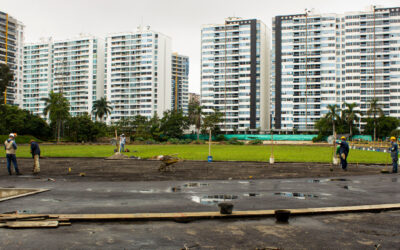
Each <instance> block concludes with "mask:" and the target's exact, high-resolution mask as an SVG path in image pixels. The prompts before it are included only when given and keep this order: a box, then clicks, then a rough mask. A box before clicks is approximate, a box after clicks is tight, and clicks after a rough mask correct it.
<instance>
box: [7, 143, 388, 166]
mask: <svg viewBox="0 0 400 250" xmlns="http://www.w3.org/2000/svg"><path fill="white" fill-rule="evenodd" d="M40 148H41V151H42V156H45V157H108V156H111V155H112V154H113V152H114V151H113V150H114V148H115V147H114V146H112V145H41V146H40ZM126 148H129V150H131V152H129V153H125V154H126V155H129V156H131V155H135V156H140V157H141V158H149V157H152V156H155V155H165V154H169V155H170V154H175V153H178V157H180V158H182V159H186V160H207V156H208V145H127V147H126ZM132 151H137V152H132ZM0 152H1V153H2V155H4V154H5V152H4V149H1V151H0ZM211 152H212V156H213V159H214V160H215V161H269V157H270V155H271V146H269V145H268V146H267V145H257V146H252V145H213V146H212V151H211ZM274 156H275V161H276V162H326V163H329V162H331V159H332V148H331V147H320V146H299V145H293V146H288V145H275V146H274ZM17 157H31V156H30V154H29V146H28V145H22V146H19V147H18V150H17ZM348 160H349V162H350V163H357V162H358V163H380V164H384V163H390V155H389V154H388V153H378V152H369V151H361V150H350V154H349V158H348Z"/></svg>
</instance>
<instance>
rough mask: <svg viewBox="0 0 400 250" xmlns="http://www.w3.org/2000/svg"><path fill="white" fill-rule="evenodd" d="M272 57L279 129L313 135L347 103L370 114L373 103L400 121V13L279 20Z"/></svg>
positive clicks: (372, 9)
mask: <svg viewBox="0 0 400 250" xmlns="http://www.w3.org/2000/svg"><path fill="white" fill-rule="evenodd" d="M272 51H273V57H272V60H273V70H272V87H271V100H272V102H271V104H272V110H273V111H272V113H273V127H274V128H275V129H281V130H286V131H292V130H300V131H306V130H307V131H310V130H313V129H314V124H315V121H317V120H318V119H319V118H320V117H322V116H324V115H325V114H326V113H327V112H328V108H327V107H328V105H338V106H339V107H340V108H344V103H345V102H347V103H354V102H355V103H357V104H358V105H359V107H358V110H360V111H361V112H362V113H364V114H366V113H367V110H368V108H369V102H370V101H371V100H372V99H373V98H377V99H378V101H379V103H380V104H381V105H382V108H383V111H384V112H385V114H386V115H391V116H393V117H398V118H400V106H399V104H398V100H399V99H400V57H399V53H400V8H398V7H396V8H380V7H375V6H371V7H370V8H368V9H367V10H365V11H360V12H349V13H345V14H320V13H318V12H316V11H314V10H312V11H306V12H304V13H299V14H294V15H287V16H276V17H275V18H274V19H273V50H272ZM361 129H362V126H361Z"/></svg>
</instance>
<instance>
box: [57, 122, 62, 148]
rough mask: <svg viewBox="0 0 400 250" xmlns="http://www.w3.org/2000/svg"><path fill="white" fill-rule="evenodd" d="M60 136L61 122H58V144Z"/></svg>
mask: <svg viewBox="0 0 400 250" xmlns="http://www.w3.org/2000/svg"><path fill="white" fill-rule="evenodd" d="M60 134H61V121H60V120H58V121H57V143H59V142H60Z"/></svg>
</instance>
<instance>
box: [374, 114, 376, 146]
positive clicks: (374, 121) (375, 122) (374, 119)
mask: <svg viewBox="0 0 400 250" xmlns="http://www.w3.org/2000/svg"><path fill="white" fill-rule="evenodd" d="M374 141H376V114H374Z"/></svg>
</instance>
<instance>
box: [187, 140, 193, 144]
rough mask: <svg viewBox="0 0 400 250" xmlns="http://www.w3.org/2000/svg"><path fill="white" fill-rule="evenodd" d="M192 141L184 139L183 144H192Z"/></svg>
mask: <svg viewBox="0 0 400 250" xmlns="http://www.w3.org/2000/svg"><path fill="white" fill-rule="evenodd" d="M192 141H193V140H192V139H185V144H189V143H192Z"/></svg>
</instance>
